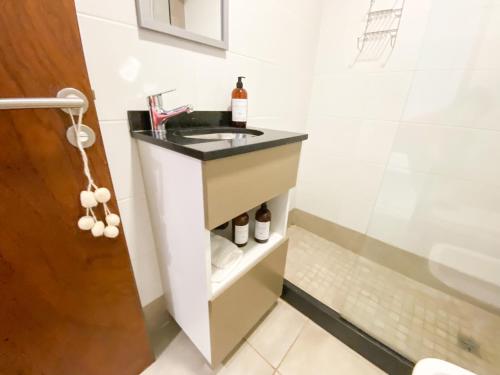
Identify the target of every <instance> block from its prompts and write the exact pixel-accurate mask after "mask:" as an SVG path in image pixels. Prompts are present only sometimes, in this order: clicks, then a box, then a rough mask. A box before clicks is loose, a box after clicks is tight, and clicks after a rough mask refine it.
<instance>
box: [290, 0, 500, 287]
mask: <svg viewBox="0 0 500 375" xmlns="http://www.w3.org/2000/svg"><path fill="white" fill-rule="evenodd" d="M368 6H369V1H368V0H364V1H342V0H325V1H324V2H323V10H322V15H323V16H322V22H321V27H320V30H321V31H320V39H319V46H318V54H317V62H316V67H315V73H314V87H313V92H312V98H311V106H310V111H309V119H308V132H309V133H310V139H309V141H307V142H306V144H305V147H304V154H303V158H302V164H301V171H300V181H299V185H298V190H297V195H296V205H297V207H298V208H300V209H302V210H305V211H308V212H310V213H313V214H315V215H317V216H320V217H322V218H325V219H327V220H330V221H333V222H336V223H338V224H341V225H343V226H346V227H349V228H352V229H355V230H357V231H360V232H363V233H367V234H369V235H370V236H373V237H376V238H378V239H380V240H382V241H385V242H388V243H390V244H392V245H395V246H397V247H400V248H403V249H406V250H409V251H412V252H414V253H416V254H418V255H421V256H424V257H428V258H430V259H432V260H435V261H438V262H443V263H445V264H447V265H450V266H452V267H454V268H456V269H458V270H460V271H462V272H465V273H469V274H471V275H473V276H476V277H479V278H482V279H483V280H486V281H489V282H492V283H495V284H497V285H500V276H499V274H498V272H495V269H498V267H500V255H499V253H498V248H499V246H500V189H499V187H500V168H499V167H498V161H499V160H500V52H499V51H500V50H499V49H498V46H499V45H500V23H499V22H498V20H499V19H500V1H498V0H406V6H405V10H404V13H403V18H402V21H401V28H400V33H399V36H398V39H397V43H396V47H395V49H394V51H393V53H392V56H391V57H390V58H389V60H388V62H387V63H386V64H385V65H384V64H383V63H382V61H371V62H357V63H356V64H353V60H354V57H355V55H356V51H357V49H356V38H357V36H358V35H360V33H361V31H362V28H363V25H364V23H363V21H364V20H365V19H366V17H365V16H366V12H367V10H368ZM318 197H321V198H322V199H318ZM388 255H389V254H388Z"/></svg>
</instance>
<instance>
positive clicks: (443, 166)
mask: <svg viewBox="0 0 500 375" xmlns="http://www.w3.org/2000/svg"><path fill="white" fill-rule="evenodd" d="M499 145H500V132H499V131H490V130H478V129H470V128H461V127H450V126H435V125H424V124H402V125H401V126H400V128H399V130H398V133H397V136H396V139H395V141H394V147H393V149H392V153H391V158H390V163H389V165H390V166H391V167H393V168H400V169H408V170H411V171H416V172H425V173H432V174H440V175H443V176H448V177H455V178H460V179H465V180H469V181H475V182H477V183H487V184H491V185H500V169H499V168H498V167H497V165H498V160H500V147H498V146H499Z"/></svg>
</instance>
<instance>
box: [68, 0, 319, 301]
mask: <svg viewBox="0 0 500 375" xmlns="http://www.w3.org/2000/svg"><path fill="white" fill-rule="evenodd" d="M76 5H77V11H78V20H79V25H80V31H81V36H82V41H83V47H84V52H85V58H86V62H87V67H88V70H89V74H90V80H91V83H92V87H93V89H94V90H95V93H96V107H97V113H98V116H99V121H100V125H101V129H102V133H103V137H104V145H105V149H106V154H107V157H108V161H109V164H110V170H111V175H112V178H113V183H114V186H115V189H116V192H117V195H118V203H119V206H120V211H121V214H122V218H123V221H124V223H123V225H124V229H125V235H126V238H127V243H128V246H129V251H130V256H131V259H132V265H133V268H134V274H135V277H136V281H137V284H138V288H139V294H140V297H141V302H142V304H143V305H145V304H147V303H149V302H151V301H152V300H154V299H155V298H157V297H158V296H160V295H161V294H162V293H163V291H162V288H161V284H160V276H159V271H158V267H157V258H156V252H155V242H154V239H153V236H152V233H151V223H150V219H149V212H148V208H147V204H146V197H145V193H144V186H143V182H142V174H141V170H140V166H139V160H138V155H137V151H136V145H135V143H134V142H133V141H132V140H131V139H130V136H129V134H128V125H127V120H126V119H127V114H126V112H127V110H136V109H143V110H145V109H146V100H145V97H146V96H147V95H148V94H151V93H155V92H159V91H162V90H164V89H169V88H177V93H176V94H175V95H172V96H171V97H168V98H165V103H166V104H167V105H168V106H175V105H179V104H187V103H191V104H193V105H194V107H195V109H197V110H227V109H228V106H229V103H230V95H231V90H232V89H233V88H234V86H235V84H236V76H238V75H244V76H246V77H248V78H247V80H246V82H245V87H246V88H247V89H248V92H249V98H250V104H249V116H250V118H249V126H254V127H270V128H276V129H287V130H292V131H293V130H301V129H303V128H304V125H305V122H306V113H307V106H308V102H309V97H310V89H311V85H312V69H313V62H314V58H315V50H316V43H317V32H318V25H319V18H320V8H319V0H318V1H310V0H287V1H285V0H276V1H267V0H254V1H251V2H249V1H245V0H231V1H230V15H229V16H230V18H229V25H230V30H229V38H230V42H229V43H230V48H229V51H227V52H223V51H220V50H217V49H214V48H211V47H205V46H201V45H197V44H194V43H191V42H189V41H184V40H181V39H177V38H174V37H170V36H167V35H162V34H158V33H155V32H150V31H145V30H140V29H138V27H137V21H136V14H135V1H134V0H107V1H101V0H77V1H76Z"/></svg>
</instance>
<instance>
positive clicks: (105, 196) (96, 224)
mask: <svg viewBox="0 0 500 375" xmlns="http://www.w3.org/2000/svg"><path fill="white" fill-rule="evenodd" d="M69 117H71V123H72V124H73V129H74V132H75V139H76V144H77V146H78V150H80V155H81V157H82V162H83V173H84V175H85V177H86V178H87V182H88V184H87V189H86V190H83V191H81V192H80V204H81V205H82V207H83V208H85V216H82V217H80V219H79V220H78V228H80V229H81V230H84V231H88V230H90V231H91V233H92V235H93V236H94V237H101V236H103V235H104V236H105V237H108V238H115V237H117V236H118V234H119V233H120V230H119V229H118V225H120V216H118V215H117V214H114V213H112V212H111V210H110V209H109V207H108V204H107V203H108V202H109V200H110V199H111V192H110V191H109V189H107V188H105V187H98V186H97V185H96V184H95V183H94V179H93V178H92V174H91V173H90V168H89V159H88V157H87V153H86V152H85V149H84V148H83V146H82V142H81V140H80V137H79V135H80V127H81V125H82V117H83V109H80V112H79V113H78V120H77V121H76V122H75V118H74V115H73V112H72V111H71V110H70V111H69ZM99 204H102V207H103V211H104V221H105V223H104V222H103V221H102V220H99V219H98V217H97V215H96V213H95V210H96V209H97V207H98V206H99Z"/></svg>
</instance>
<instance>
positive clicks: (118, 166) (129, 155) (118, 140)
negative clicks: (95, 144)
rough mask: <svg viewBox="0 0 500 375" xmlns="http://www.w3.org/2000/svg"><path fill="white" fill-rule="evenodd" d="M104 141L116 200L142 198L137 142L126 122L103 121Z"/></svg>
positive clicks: (102, 132)
mask: <svg viewBox="0 0 500 375" xmlns="http://www.w3.org/2000/svg"><path fill="white" fill-rule="evenodd" d="M99 125H100V128H101V134H102V137H103V141H104V149H105V151H106V158H107V159H108V163H109V169H110V172H111V178H112V179H113V186H114V187H115V193H116V199H118V200H120V199H125V198H131V197H137V196H140V195H141V194H142V193H143V192H144V183H143V181H142V171H141V165H140V163H139V157H138V154H137V147H136V144H135V142H134V141H133V140H132V138H131V137H130V133H129V127H128V123H127V122H126V121H101V122H100V123H99Z"/></svg>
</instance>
